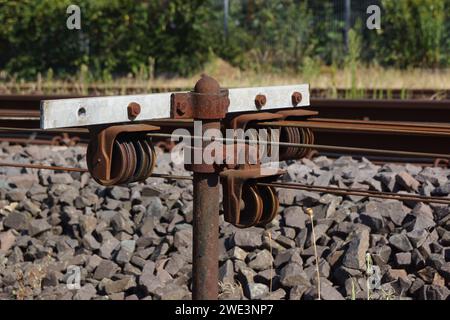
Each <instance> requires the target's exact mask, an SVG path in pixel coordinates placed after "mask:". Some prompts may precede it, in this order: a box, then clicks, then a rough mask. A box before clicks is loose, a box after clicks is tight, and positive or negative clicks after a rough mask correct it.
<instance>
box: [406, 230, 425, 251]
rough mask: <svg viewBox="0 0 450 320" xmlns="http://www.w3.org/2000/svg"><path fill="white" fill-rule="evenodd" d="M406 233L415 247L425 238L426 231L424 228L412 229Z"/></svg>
mask: <svg viewBox="0 0 450 320" xmlns="http://www.w3.org/2000/svg"><path fill="white" fill-rule="evenodd" d="M406 235H407V237H408V239H409V241H410V242H411V244H412V245H413V246H414V247H415V248H420V247H421V246H422V245H423V244H424V242H425V240H426V239H427V237H428V232H427V231H426V230H425V229H414V230H412V231H410V232H408V233H407V234H406Z"/></svg>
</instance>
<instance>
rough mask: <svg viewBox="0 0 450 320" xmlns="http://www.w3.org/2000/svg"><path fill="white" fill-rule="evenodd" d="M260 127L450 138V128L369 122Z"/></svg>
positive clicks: (311, 122) (268, 124) (266, 124)
mask: <svg viewBox="0 0 450 320" xmlns="http://www.w3.org/2000/svg"><path fill="white" fill-rule="evenodd" d="M258 125H259V126H264V127H296V128H311V129H320V130H332V131H357V132H375V133H395V134H406V135H425V136H440V137H450V129H449V128H420V127H414V126H411V127H406V126H403V127H402V126H398V125H381V124H373V123H371V122H369V121H368V122H367V123H365V124H363V123H353V122H339V121H336V122H335V121H325V120H319V121H315V120H308V121H273V122H261V123H258Z"/></svg>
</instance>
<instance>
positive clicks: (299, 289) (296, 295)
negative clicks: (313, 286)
mask: <svg viewBox="0 0 450 320" xmlns="http://www.w3.org/2000/svg"><path fill="white" fill-rule="evenodd" d="M309 287H310V286H309V285H307V286H306V285H298V286H295V287H293V288H292V289H291V291H290V292H289V300H300V299H302V298H303V295H304V294H305V292H306V291H307V290H308V289H309Z"/></svg>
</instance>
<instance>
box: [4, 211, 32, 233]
mask: <svg viewBox="0 0 450 320" xmlns="http://www.w3.org/2000/svg"><path fill="white" fill-rule="evenodd" d="M30 219H31V217H30V215H29V214H27V213H26V212H19V211H14V212H11V213H10V214H8V216H7V217H6V218H5V220H3V225H4V226H5V227H7V228H11V229H14V230H17V231H22V230H25V229H27V227H28V221H29V220H30Z"/></svg>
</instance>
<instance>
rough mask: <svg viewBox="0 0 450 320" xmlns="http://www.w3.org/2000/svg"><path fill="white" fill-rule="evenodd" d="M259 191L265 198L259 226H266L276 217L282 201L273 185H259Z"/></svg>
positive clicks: (263, 198)
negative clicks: (279, 199)
mask: <svg viewBox="0 0 450 320" xmlns="http://www.w3.org/2000/svg"><path fill="white" fill-rule="evenodd" d="M258 192H259V195H260V197H261V199H262V200H263V211H262V215H261V218H260V219H259V221H258V224H257V226H259V227H264V226H265V225H266V224H268V223H270V222H271V221H272V220H273V219H274V218H275V217H276V215H277V213H278V207H279V205H280V203H279V201H278V198H277V196H276V194H275V190H274V189H273V188H272V187H269V186H258Z"/></svg>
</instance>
